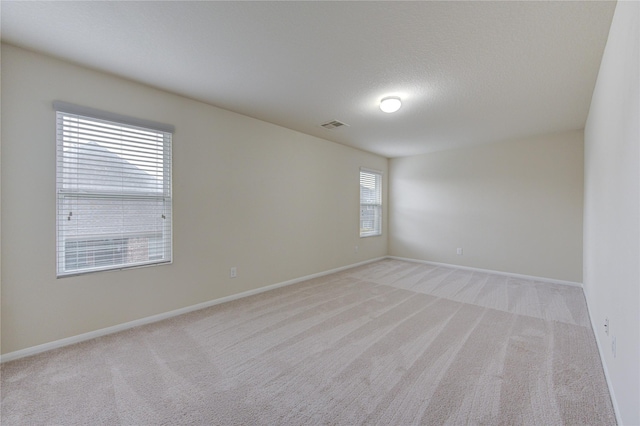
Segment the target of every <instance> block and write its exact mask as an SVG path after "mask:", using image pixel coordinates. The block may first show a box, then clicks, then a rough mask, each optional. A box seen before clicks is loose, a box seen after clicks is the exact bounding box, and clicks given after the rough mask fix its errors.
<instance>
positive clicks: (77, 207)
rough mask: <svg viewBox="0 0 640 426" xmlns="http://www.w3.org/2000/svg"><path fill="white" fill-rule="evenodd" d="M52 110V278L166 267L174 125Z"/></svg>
mask: <svg viewBox="0 0 640 426" xmlns="http://www.w3.org/2000/svg"><path fill="white" fill-rule="evenodd" d="M54 108H55V109H56V129H57V133H56V140H57V154H56V157H57V173H56V191H57V221H56V223H57V257H58V261H57V265H58V267H57V275H58V276H59V277H60V276H65V275H75V274H80V273H84V272H93V271H102V270H110V269H121V268H126V267H132V266H141V265H150V264H159V263H169V262H171V259H172V251H171V250H172V247H171V213H172V203H171V141H172V134H173V128H172V127H171V126H168V125H163V124H160V123H153V122H148V121H144V120H137V119H134V118H130V117H124V116H119V115H116V114H111V113H107V112H102V111H97V110H93V109H90V108H84V107H79V106H75V105H71V104H67V103H64V102H54Z"/></svg>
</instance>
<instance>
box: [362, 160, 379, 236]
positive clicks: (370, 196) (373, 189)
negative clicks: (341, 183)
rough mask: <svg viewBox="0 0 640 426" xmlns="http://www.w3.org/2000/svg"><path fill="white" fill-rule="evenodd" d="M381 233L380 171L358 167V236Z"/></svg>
mask: <svg viewBox="0 0 640 426" xmlns="http://www.w3.org/2000/svg"><path fill="white" fill-rule="evenodd" d="M375 235H382V173H381V172H378V171H375V170H367V169H360V236H361V237H372V236H375Z"/></svg>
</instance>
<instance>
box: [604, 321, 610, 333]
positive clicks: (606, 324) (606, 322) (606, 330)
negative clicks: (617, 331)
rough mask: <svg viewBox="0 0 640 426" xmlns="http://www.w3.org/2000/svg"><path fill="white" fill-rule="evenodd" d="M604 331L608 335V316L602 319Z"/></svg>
mask: <svg viewBox="0 0 640 426" xmlns="http://www.w3.org/2000/svg"><path fill="white" fill-rule="evenodd" d="M604 332H605V333H606V335H607V336H608V335H609V318H605V319H604Z"/></svg>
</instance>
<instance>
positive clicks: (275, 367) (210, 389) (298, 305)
mask: <svg viewBox="0 0 640 426" xmlns="http://www.w3.org/2000/svg"><path fill="white" fill-rule="evenodd" d="M1 372H2V390H1V392H2V406H1V408H2V412H1V415H2V418H1V420H2V424H3V425H14V424H15V425H18V424H20V425H24V424H29V425H31V424H46V425H54V424H60V425H76V424H91V425H98V424H104V425H117V424H123V425H133V424H136V425H165V424H202V425H307V424H313V425H315V424H331V425H355V424H367V425H369V424H380V425H412V424H425V425H440V424H455V425H457V424H460V425H463V424H464V425H467V424H489V425H498V424H505V425H521V424H526V425H560V424H567V425H585V424H593V425H612V424H615V417H614V414H613V409H612V406H611V401H610V398H609V393H608V390H607V386H606V383H605V379H604V375H603V372H602V366H601V363H600V359H599V357H598V351H597V347H596V343H595V340H594V336H593V332H592V330H591V326H590V324H589V321H588V316H587V310H586V305H585V301H584V296H583V293H582V290H581V289H580V288H577V287H569V286H561V285H553V284H546V283H541V282H533V281H526V280H519V279H513V278H508V277H504V276H499V275H491V274H486V273H478V272H469V271H462V270H457V269H451V268H444V267H436V266H430V265H425V264H419V263H410V262H403V261H398V260H391V259H386V260H382V261H379V262H375V263H371V264H368V265H365V266H361V267H357V268H353V269H350V270H347V271H343V272H339V273H336V274H332V275H328V276H325V277H321V278H317V279H313V280H309V281H305V282H303V283H300V284H296V285H294V286H289V287H285V288H281V289H277V290H273V291H270V292H267V293H262V294H259V295H256V296H252V297H248V298H244V299H241V300H237V301H234V302H230V303H226V304H222V305H217V306H214V307H211V308H207V309H203V310H201V311H197V312H193V313H190V314H186V315H182V316H180V317H176V318H172V319H169V320H166V321H162V322H159V323H155V324H151V325H148V326H143V327H139V328H135V329H131V330H128V331H125V332H122V333H118V334H113V335H110V336H106V337H102V338H99V339H95V340H92V341H88V342H84V343H81V344H77V345H74V346H70V347H67V348H62V349H59V350H55V351H51V352H48V353H44V354H40V355H37V356H34V357H30V358H25V359H22V360H17V361H13V362H9V363H5V364H3V365H2V371H1Z"/></svg>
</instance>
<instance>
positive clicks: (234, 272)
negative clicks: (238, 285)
mask: <svg viewBox="0 0 640 426" xmlns="http://www.w3.org/2000/svg"><path fill="white" fill-rule="evenodd" d="M237 276H238V269H237V268H236V267H235V266H233V267H231V270H230V271H229V277H230V278H235V277H237Z"/></svg>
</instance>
